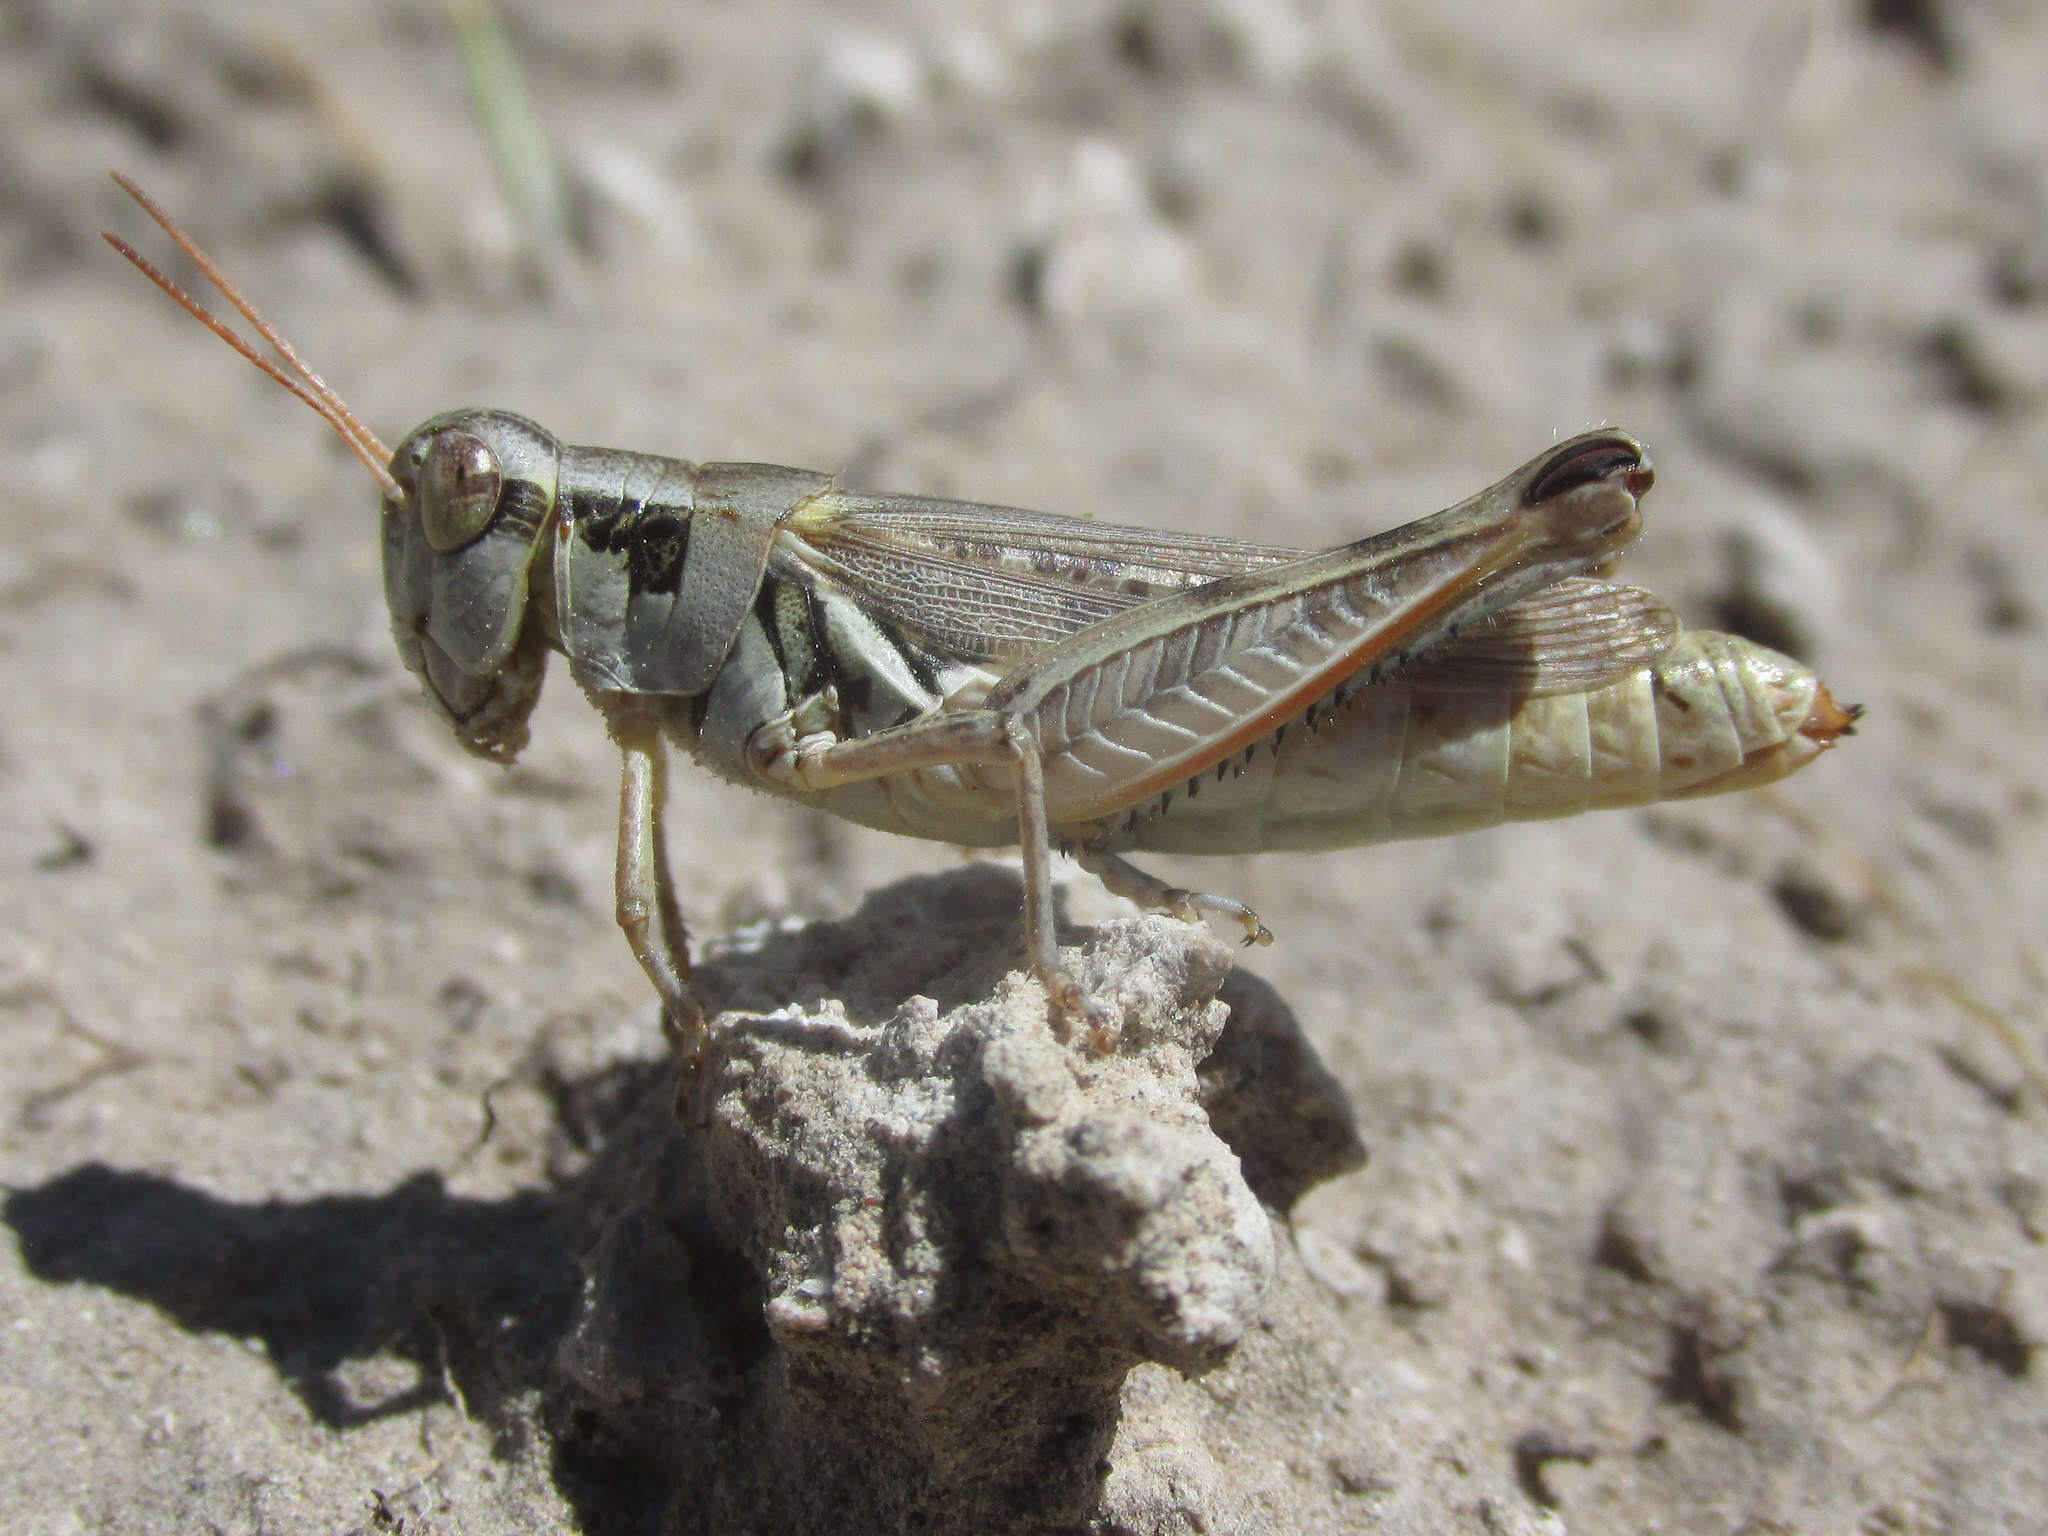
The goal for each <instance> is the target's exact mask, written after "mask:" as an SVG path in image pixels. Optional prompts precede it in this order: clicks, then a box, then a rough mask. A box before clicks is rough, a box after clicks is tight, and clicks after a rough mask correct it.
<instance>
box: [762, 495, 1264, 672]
mask: <svg viewBox="0 0 2048 1536" xmlns="http://www.w3.org/2000/svg"><path fill="white" fill-rule="evenodd" d="M787 531H788V532H789V533H790V534H791V535H792V536H794V537H795V538H797V539H798V540H800V541H801V542H802V543H803V545H804V546H805V547H806V557H807V559H808V560H809V563H810V564H811V565H812V566H813V568H814V569H818V570H822V571H825V572H827V573H830V574H832V575H835V576H837V577H838V578H839V579H841V580H842V581H844V582H845V583H847V585H848V586H850V587H851V588H852V589H853V590H855V591H857V592H858V593H859V594H860V598H861V601H862V603H863V604H864V605H866V606H868V607H869V608H870V610H871V611H872V612H873V613H874V614H875V615H876V616H877V617H878V618H882V619H886V620H887V621H888V622H890V623H892V624H894V625H895V626H896V627H897V628H898V629H900V630H901V631H903V632H904V633H905V634H907V635H909V636H912V637H914V638H916V639H917V640H918V641H919V642H920V643H922V644H924V645H926V646H929V647H931V648H933V649H934V650H936V651H938V652H940V653H942V654H944V655H948V656H952V657H956V658H958V659H960V660H963V661H982V662H993V663H997V664H1001V665H1009V664H1011V663H1014V662H1016V661H1018V660H1021V659H1022V658H1024V657H1025V656H1028V655H1030V654H1031V653H1032V652H1034V651H1036V650H1039V649H1041V648H1043V647H1044V646H1046V645H1049V644H1051V643H1053V642H1055V641H1058V640H1061V639H1064V638H1065V637H1067V636H1068V635H1071V634H1074V633H1076V632H1077V631H1079V630H1082V629H1085V628H1087V627H1088V626H1089V625H1091V624H1096V623H1100V622H1101V621H1102V620H1103V619H1106V618H1108V617H1110V616H1111V615H1112V614H1117V613H1122V612H1123V611H1124V610H1126V609H1128V608H1134V607H1136V606H1137V605H1138V604H1140V603H1145V602H1150V601H1151V600H1152V599H1154V598H1157V597H1161V596H1164V595H1165V594H1167V593H1170V592H1179V591H1183V590H1185V589H1187V588H1189V587H1194V586H1200V585H1201V584H1202V583H1204V582H1207V581H1212V580H1214V579H1216V578H1217V577H1219V576H1230V575H1237V574H1241V573H1243V572H1245V571H1250V570H1257V569H1260V568H1263V567H1266V566H1271V565H1279V564H1284V563H1286V562H1287V561H1290V560H1297V559H1300V558H1301V556H1302V551H1299V550H1293V549H1283V548H1280V547H1278V546H1276V545H1267V544H1252V543H1246V542H1243V541H1240V540H1235V539H1221V538H1213V537H1210V536H1207V535H1203V534H1188V533H1171V532H1165V531H1162V530H1159V529H1152V528H1135V527H1126V526H1122V525H1119V524H1115V523H1097V522H1092V521H1089V520H1087V519H1083V518H1074V517H1059V516H1056V515H1054V514H1052V513H1047V512H1032V511H1027V510H1025V509H1023V508H1018V507H989V506H981V505H978V504H975V503H972V502H959V501H942V500H937V499H934V498H928V497H916V496H856V495H848V494H845V493H838V494H835V495H833V496H830V497H826V498H821V500H820V503H819V504H818V506H817V507H816V509H815V510H812V511H806V512H804V513H801V514H799V515H798V516H797V517H796V518H793V519H792V520H791V522H790V523H789V525H788V530H787Z"/></svg>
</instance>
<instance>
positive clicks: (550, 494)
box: [105, 175, 561, 762]
mask: <svg viewBox="0 0 2048 1536" xmlns="http://www.w3.org/2000/svg"><path fill="white" fill-rule="evenodd" d="M114 180H115V181H116V182H118V183H119V184H120V186H121V188H122V190H123V191H125V192H127V194H128V195H129V196H130V197H132V198H134V199H135V201H136V202H137V203H139V204H141V206H142V209H143V211H144V212H145V213H147V214H148V215H149V216H150V217H151V218H152V219H154V220H155V221H156V222H157V224H158V225H159V226H161V227H162V229H163V231H164V233H165V234H167V235H169V236H170V237H171V239H172V241H173V242H175V243H176V245H177V247H178V249H180V250H181V251H183V252H184V253H185V254H186V255H187V256H189V257H190V258H191V259H192V261H193V262H194V263H195V264H196V265H197V266H198V268H199V270H200V271H202V272H204V273H205V274H206V276H207V278H208V280H209V281H211V282H212V283H213V285H214V286H215V287H216V288H218V289H220V291H221V292H222V293H223V294H225V295H226V296H227V299H228V302H229V303H231V304H233V305H234V307H235V308H236V309H237V310H238V311H240V313H241V315H242V318H243V319H245V320H247V321H248V322H249V323H250V324H251V325H253V326H254V327H255V328H256V331H257V333H258V334H259V335H261V336H262V337H263V339H264V340H265V341H267V342H269V343H270V345H271V347H272V349H273V350H274V351H275V352H276V354H277V356H276V359H275V360H273V359H271V358H268V357H265V356H264V355H263V354H262V353H261V352H260V351H258V350H257V349H256V348H255V347H254V346H253V345H252V344H250V343H249V342H248V341H246V340H244V339H243V338H242V337H241V336H240V335H238V334H237V333H236V332H235V331H234V330H233V328H232V327H230V326H229V325H228V324H227V323H226V322H225V321H223V320H221V319H220V318H219V317H218V316H216V315H214V314H213V313H212V312H211V311H210V310H208V309H207V308H206V306H205V305H203V304H201V303H200V302H199V301H198V300H197V299H195V298H193V297H192V296H191V295H190V294H188V293H186V292H185V290H184V289H182V288H180V287H179V286H178V285H177V284H176V283H174V282H172V281H171V280H170V279H169V278H168V277H166V276H165V275H164V274H163V273H162V272H160V271H158V270H157V269H156V267H154V266H152V265H151V264H150V263H149V262H148V261H147V260H146V259H145V258H144V257H142V256H141V255H140V254H139V253H138V252H137V251H136V250H135V248H134V247H133V246H131V245H129V244H128V242H127V241H125V240H123V239H121V238H120V237H119V236H118V235H111V234H110V235H107V236H106V237H105V238H106V240H107V243H108V244H109V245H111V246H113V247H114V249H115V250H117V251H119V252H120V253H121V254H122V255H123V256H125V257H127V258H128V260H129V261H131V262H133V263H134V264H135V266H136V267H137V268H138V269H139V270H140V271H141V272H142V274H143V276H145V277H147V278H148V279H149V280H150V281H151V282H153V283H155V284H156V285H157V287H159V288H161V289H163V291H164V292H165V293H167V294H169V295H170V296H171V298H172V299H174V300H175V301H176V302H177V303H178V304H179V306H180V307H182V308H183V309H184V310H185V311H186V312H187V313H188V314H190V315H191V316H192V317H193V318H194V319H195V320H198V321H199V322H200V323H201V324H202V325H204V326H205V327H206V328H207V329H208V330H210V331H212V332H213V333H214V334H215V335H216V336H218V337H220V339H221V340H222V341H224V342H226V343H227V344H228V345H229V346H231V347H233V348H234V349H235V350H236V351H237V352H239V353H241V355H242V356H243V357H245V358H247V359H248V360H249V361H250V362H251V363H253V364H254V365H255V366H256V367H258V368H260V369H261V370H262V371H263V372H264V373H265V374H267V375H269V377H270V378H271V379H273V380H274V381H276V382H277V383H278V384H279V385H281V386H283V387H284V388H285V389H286V390H288V391H289V392H290V393H292V394H293V395H296V396H297V397H298V398H299V399H300V400H302V401H304V402H305V403H306V404H307V405H308V406H310V407H312V409H313V410H314V412H315V413H316V414H318V415H319V417H320V418H321V419H322V420H323V421H325V422H326V423H327V424H328V425H329V426H331V427H333V428H334V430H335V431H336V432H337V433H338V434H339V435H340V437H341V440H342V441H343V442H344V443H346V444H347V445H348V448H349V451H350V452H351V453H353V454H354V455H355V456H356V457H357V458H358V459H359V460H361V461H362V465H363V467H364V468H365V469H367V470H368V471H369V472H370V475H371V477H372V478H373V479H375V480H376V482H377V484H378V486H379V487H380V488H381V489H382V490H383V492H384V595H385V597H386V599H387V600H388V601H389V602H390V605H391V627H392V631H393V633H394V634H395V636H396V637H397V640H398V653H399V655H400V656H402V657H404V658H405V664H406V665H407V666H408V667H410V668H411V669H412V670H413V671H414V672H415V673H417V674H418V676H419V678H420V681H421V682H423V683H424V684H426V689H427V696H428V697H429V698H430V699H432V700H433V701H434V703H435V705H436V706H437V707H438V708H439V709H440V711H441V713H442V714H443V715H445V716H446V717H447V719H448V721H449V723H450V724H452V725H453V726H454V727H455V736H456V739H457V740H458V741H460V742H461V743H462V744H463V745H464V746H465V747H467V748H468V749H469V750H470V751H472V752H474V753H476V754H477V755H478V756H480V757H488V758H491V759H492V760H494V761H496V762H510V761H511V760H512V759H513V758H514V757H516V756H517V755H518V753H519V749H520V748H521V747H523V746H525V745H526V722H527V718H528V717H529V716H530V715H531V714H532V713H533V706H534V704H535V703H536V702H538V700H539V698H540V683H541V674H542V671H543V669H544V667H545V665H546V662H547V651H548V645H549V642H550V641H551V640H552V639H553V627H554V626H553V624H552V621H551V620H550V619H548V618H546V617H537V618H534V619H529V615H528V612H527V595H528V591H529V587H528V582H529V579H530V577H529V573H530V572H531V570H532V567H533V557H534V554H535V551H536V550H537V549H538V548H539V547H540V541H541V539H542V537H543V536H544V534H545V533H546V531H547V529H548V526H549V523H550V521H551V514H552V512H553V510H554V505H555V483H556V475H557V467H558V465H559V463H560V460H561V445H560V444H559V443H557V442H556V441H555V439H554V436H553V435H552V434H551V433H549V432H547V431H546V430H544V429H543V428H541V427H537V426H535V425H534V424H533V423H532V422H530V421H527V420H526V419H525V418H524V417H520V416H514V415H512V414H511V413H510V412H509V411H455V412H451V413H450V414H448V415H446V416H436V417H435V418H434V419H433V420H432V421H430V422H428V423H427V424H426V425H425V426H422V427H420V428H418V429H417V430H415V431H414V432H413V433H412V435H411V436H409V437H407V438H406V440H405V441H404V442H403V443H400V444H399V445H398V452H396V453H389V452H387V451H386V449H385V447H384V445H383V444H382V443H380V442H378V441H377V436H376V434H375V433H373V432H372V431H371V430H370V429H369V428H368V427H366V426H364V425H363V423H362V420H361V419H360V418H359V417H358V416H357V415H356V414H355V412H353V411H351V410H350V409H349V408H348V406H347V405H346V404H345V403H344V402H343V401H342V398H341V397H340V396H339V395H337V394H336V393H335V392H334V391H333V390H332V389H330V388H329V387H328V385H327V382H326V380H324V379H322V378H321V377H320V375H319V374H317V373H315V372H314V371H313V370H312V368H310V367H309V366H307V364H306V361H305V359H303V358H302V357H300V356H299V354H298V353H297V352H296V351H295V350H293V348H292V345H291V343H290V342H288V341H286V340H285V339H284V337H283V336H282V335H280V334H279V333H278V331H277V328H276V327H275V326H273V325H271V324H270V322H269V321H267V320H265V319H264V318H263V316H262V315H261V314H259V313H258V312H257V310H256V306H255V305H253V304H251V303H250V302H249V301H248V300H247V299H246V298H244V297H243V296H242V293H241V291H240V290H239V289H237V288H236V287H235V285H234V284H233V283H232V282H230V281H229V280H228V278H227V275H226V274H225V273H224V272H222V271H221V269H220V267H219V266H218V265H217V264H216V263H215V261H214V260H213V258H212V257H211V256H209V255H207V254H206V252H205V251H204V250H202V249H201V248H200V246H199V243H198V242H197V241H196V240H194V239H193V238H192V237H191V236H190V235H188V234H186V233H185V231H184V230H183V229H181V228H179V227H178V222H177V220H175V219H173V218H172V217H171V216H170V215H169V214H168V213H166V212H165V211H164V210H163V209H162V208H161V207H159V206H158V205H157V203H156V201H155V200H154V199H152V198H151V197H150V196H149V195H148V194H147V193H146V192H144V191H143V190H142V189H141V188H140V187H138V186H136V185H135V183H134V182H132V181H130V180H129V179H128V178H127V177H125V176H118V175H117V176H116V177H115V178H114ZM550 611H551V609H550Z"/></svg>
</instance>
